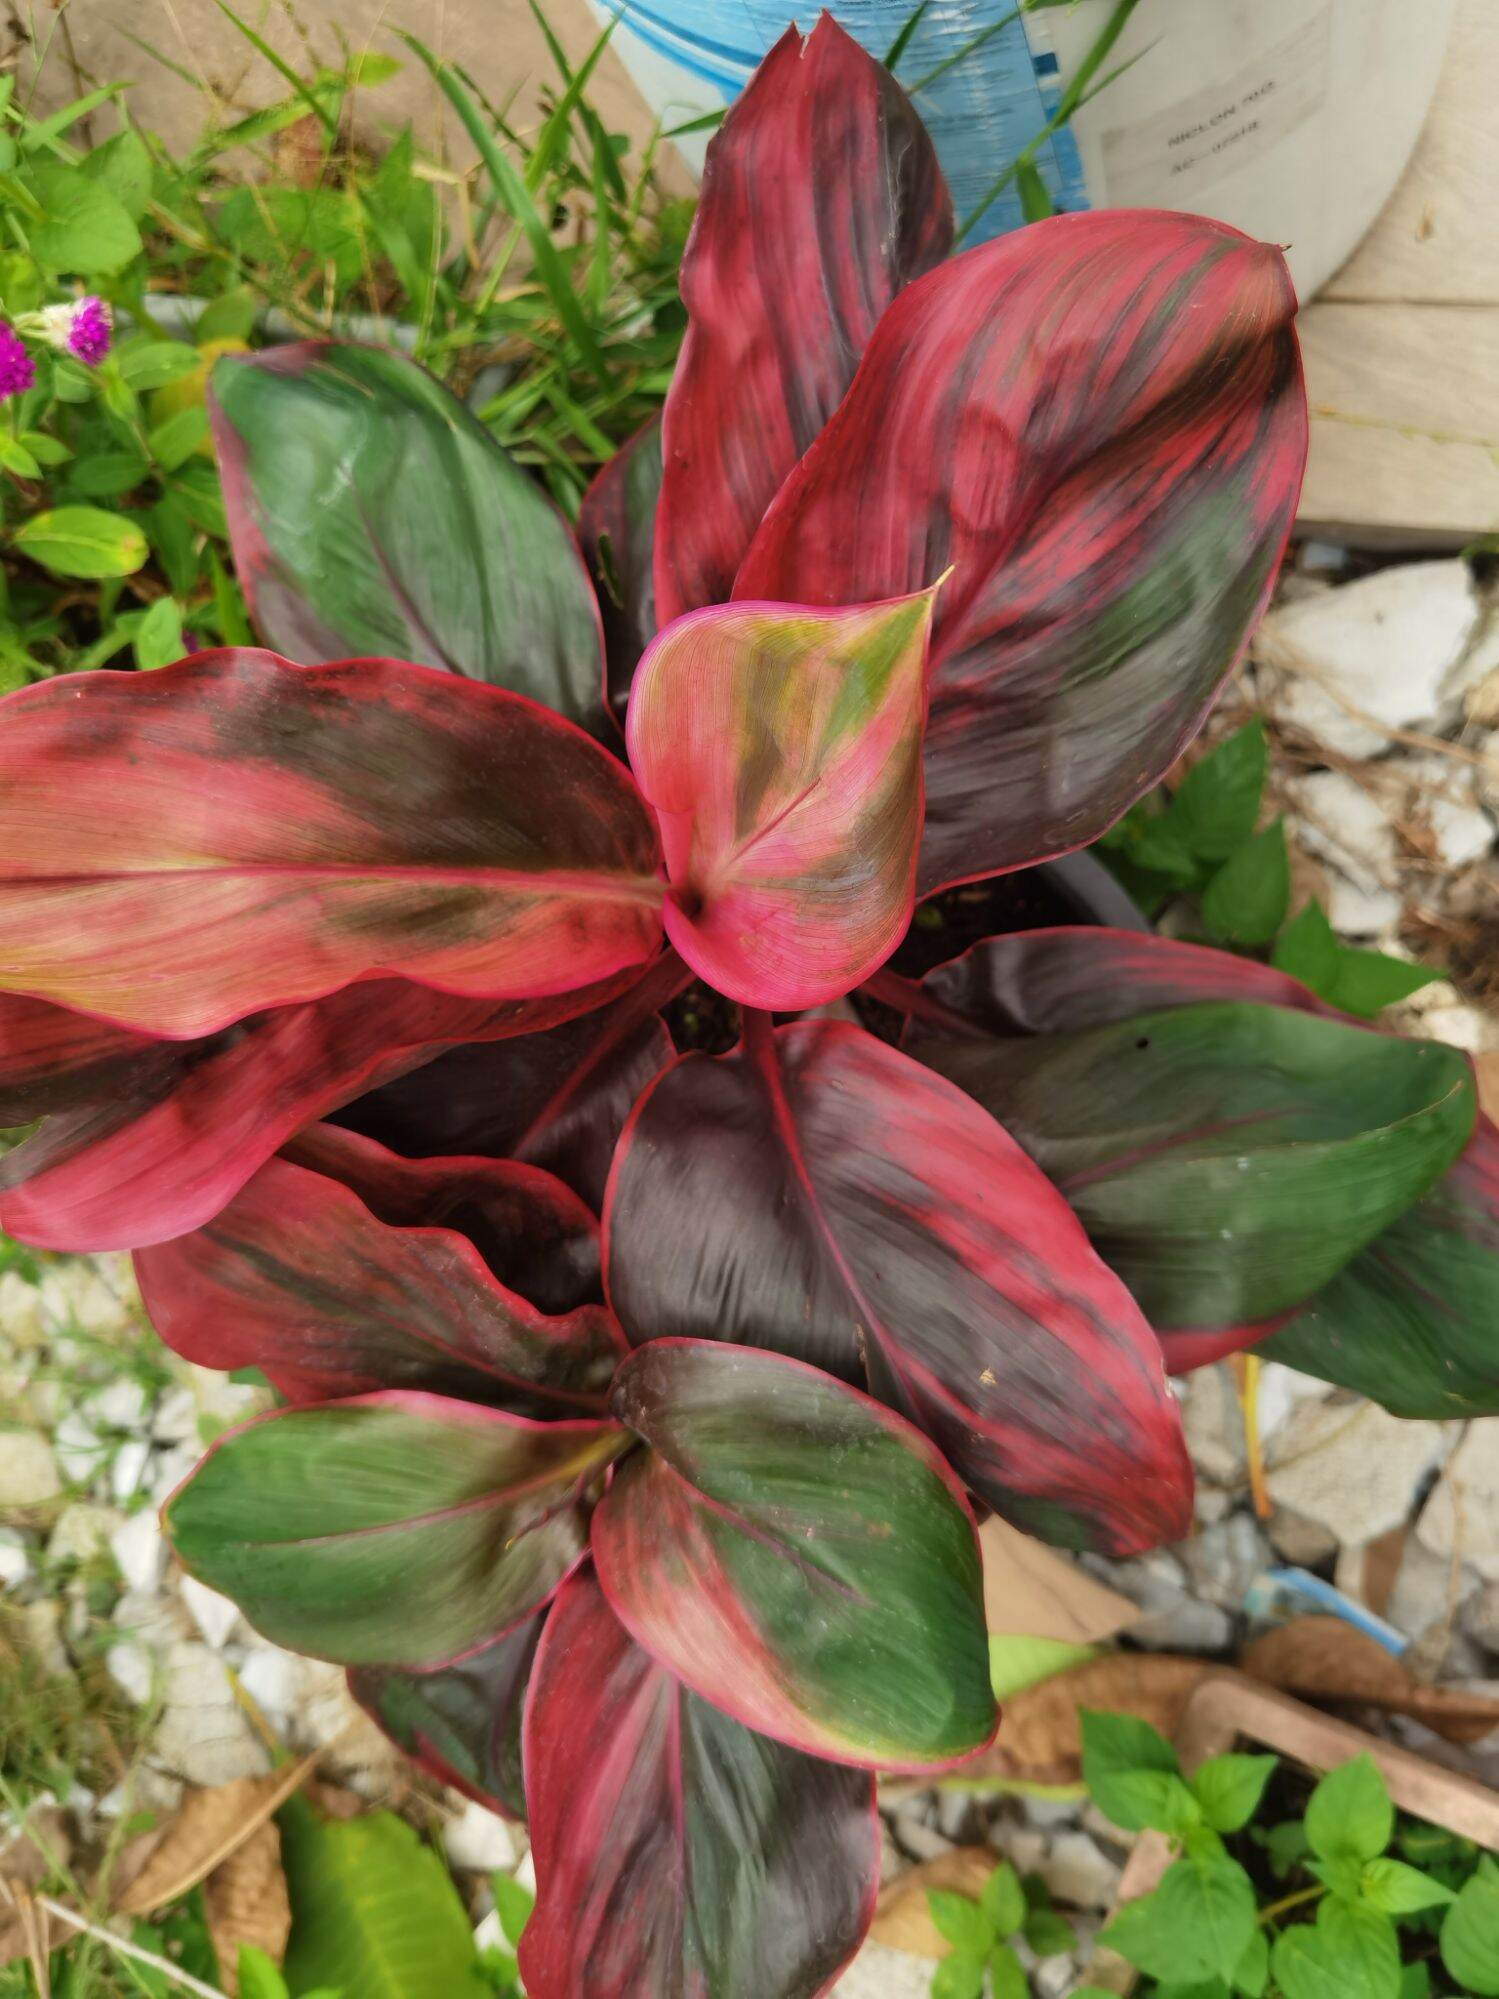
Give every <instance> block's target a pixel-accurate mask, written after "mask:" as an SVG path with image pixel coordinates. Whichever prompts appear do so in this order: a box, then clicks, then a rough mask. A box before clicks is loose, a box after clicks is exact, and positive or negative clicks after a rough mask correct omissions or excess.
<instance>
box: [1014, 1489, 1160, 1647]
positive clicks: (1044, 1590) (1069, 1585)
mask: <svg viewBox="0 0 1499 1999" xmlns="http://www.w3.org/2000/svg"><path fill="white" fill-rule="evenodd" d="M979 1549H980V1551H981V1553H982V1554H983V1558H984V1621H985V1623H986V1624H987V1625H988V1627H989V1629H990V1631H991V1632H992V1633H993V1634H994V1635H995V1636H996V1637H1006V1636H1015V1637H1024V1638H1060V1639H1064V1640H1066V1641H1067V1642H1068V1643H1070V1644H1074V1645H1098V1644H1101V1643H1102V1642H1103V1641H1104V1640H1105V1639H1106V1638H1113V1637H1116V1636H1117V1635H1118V1633H1119V1632H1121V1631H1123V1630H1124V1629H1125V1627H1126V1626H1127V1625H1130V1624H1133V1623H1134V1622H1135V1620H1136V1619H1137V1618H1138V1617H1139V1615H1140V1613H1139V1611H1138V1610H1137V1609H1136V1608H1135V1606H1134V1604H1132V1603H1131V1602H1130V1600H1129V1598H1128V1597H1125V1596H1120V1595H1119V1594H1118V1592H1117V1591H1116V1590H1111V1589H1106V1588H1105V1587H1104V1585H1103V1584H1102V1583H1100V1582H1095V1581H1094V1579H1093V1578H1092V1576H1090V1575H1089V1574H1088V1573H1087V1572H1086V1570H1084V1569H1080V1568H1079V1567H1078V1566H1077V1564H1076V1563H1075V1562H1073V1561H1071V1560H1069V1558H1068V1557H1067V1556H1066V1555H1062V1554H1058V1552H1057V1550H1056V1549H1055V1548H1048V1547H1047V1546H1046V1544H1045V1543H1044V1542H1042V1541H1033V1540H1032V1539H1031V1537H1030V1535H1029V1534H1022V1533H1021V1532H1020V1530H1019V1529H1018V1528H1017V1527H1012V1526H1010V1524H1009V1522H1008V1521H1005V1520H1001V1519H1000V1517H999V1515H998V1514H997V1513H996V1514H994V1515H992V1516H991V1517H990V1518H989V1519H988V1520H986V1521H985V1522H984V1524H983V1526H982V1527H981V1528H980V1529H979Z"/></svg>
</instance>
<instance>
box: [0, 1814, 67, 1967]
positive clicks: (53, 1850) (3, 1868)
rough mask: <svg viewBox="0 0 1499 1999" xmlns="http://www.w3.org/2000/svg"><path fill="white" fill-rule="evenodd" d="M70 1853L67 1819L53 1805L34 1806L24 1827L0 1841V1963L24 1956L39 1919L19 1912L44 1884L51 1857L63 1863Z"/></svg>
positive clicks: (49, 1871)
mask: <svg viewBox="0 0 1499 1999" xmlns="http://www.w3.org/2000/svg"><path fill="white" fill-rule="evenodd" d="M27 1827H29V1828H30V1830H29V1831H28V1830H27V1829H26V1828H27ZM72 1853H73V1842H72V1840H71V1839H70V1838H69V1837H68V1821H67V1818H66V1816H65V1814H64V1813H63V1812H62V1811H61V1810H60V1808H59V1807H58V1806H56V1805H36V1806H33V1807H32V1809H31V1810H30V1811H29V1812H28V1813H27V1815H26V1823H25V1827H23V1829H22V1830H21V1831H20V1832H18V1833H16V1834H15V1835H14V1836H13V1837H12V1838H10V1839H8V1840H7V1841H6V1842H5V1843H4V1844H3V1845H0V1965H3V1964H10V1963H12V1962H13V1961H14V1960H15V1959H16V1958H18V1957H25V1956H26V1954H27V1951H28V1950H29V1948H30V1943H29V1940H28V1939H29V1926H30V1924H31V1923H33V1922H35V1921H37V1920H38V1918H37V1917H36V1916H35V1914H34V1912H33V1913H31V1914H29V1915H28V1914H23V1913H22V1912H23V1911H29V1910H30V1908H31V1904H30V1893H31V1890H32V1889H34V1888H40V1887H42V1886H43V1885H44V1884H45V1882H46V1880H47V1876H48V1875H49V1874H50V1873H51V1872H52V1864H51V1863H52V1862H53V1861H55V1862H56V1864H57V1865H58V1866H61V1867H66V1866H67V1864H68V1861H69V1860H70V1859H71V1858H72ZM49 1855H50V1856H51V1859H50V1860H49V1857H48V1856H49ZM40 1920H43V1921H45V1918H41V1919H40Z"/></svg>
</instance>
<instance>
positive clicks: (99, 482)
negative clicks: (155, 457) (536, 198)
mask: <svg viewBox="0 0 1499 1999" xmlns="http://www.w3.org/2000/svg"><path fill="white" fill-rule="evenodd" d="M150 470H151V467H150V465H149V463H148V462H147V460H146V459H145V458H143V457H142V456H141V454H140V452H139V451H137V450H136V448H135V447H134V445H131V446H129V447H128V448H122V449H120V450H118V451H95V452H90V453H89V454H88V455H87V456H86V457H83V458H80V459H79V460H78V462H77V463H76V464H75V465H71V466H69V468H68V474H67V490H68V493H69V495H70V496H71V495H74V494H76V495H77V496H78V498H80V499H84V500H118V499H119V498H120V497H121V496H122V495H123V494H125V493H129V492H133V491H134V489H135V488H136V487H137V486H138V485H140V483H141V481H142V480H143V479H145V478H146V477H147V476H148V475H149V473H150Z"/></svg>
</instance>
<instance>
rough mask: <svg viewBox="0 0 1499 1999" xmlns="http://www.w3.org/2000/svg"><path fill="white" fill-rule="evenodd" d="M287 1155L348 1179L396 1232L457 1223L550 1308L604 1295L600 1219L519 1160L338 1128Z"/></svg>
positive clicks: (514, 1283)
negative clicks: (437, 1151)
mask: <svg viewBox="0 0 1499 1999" xmlns="http://www.w3.org/2000/svg"><path fill="white" fill-rule="evenodd" d="M281 1157H282V1158H283V1159H289V1160H290V1161H291V1162H292V1164H293V1165H294V1166H306V1167H310V1168H311V1170H312V1171H313V1172H314V1173H321V1174H325V1175H326V1176H327V1177H328V1178H329V1179H331V1180H338V1181H340V1182H342V1184H343V1185H344V1186H345V1187H348V1188H350V1189H351V1190H352V1191H353V1192H354V1193H356V1194H357V1195H358V1196H359V1198H360V1200H361V1201H363V1203H364V1205H365V1206H366V1207H367V1208H368V1209H369V1211H370V1213H371V1214H372V1215H374V1216H375V1217H376V1218H377V1220H379V1221H382V1222H386V1223H388V1224H389V1225H390V1226H391V1227H392V1228H402V1229H410V1228H444V1229H453V1230H455V1231H456V1232H457V1233H458V1234H459V1235H462V1236H467V1237H468V1239H469V1241H470V1242H471V1243H472V1244H473V1245H474V1247H475V1248H476V1249H477V1250H478V1252H479V1254H480V1255H481V1256H482V1257H483V1258H484V1261H485V1262H486V1263H487V1264H488V1266H489V1268H490V1270H491V1271H492V1272H493V1273H494V1275H495V1276H496V1277H497V1278H499V1280H500V1282H501V1283H502V1284H504V1285H506V1286H508V1287H509V1289H510V1290H512V1291H518V1292H519V1293H520V1295H521V1297H523V1298H527V1299H529V1300H530V1302H531V1303H532V1304H533V1305H537V1306H539V1307H540V1308H541V1310H542V1311H543V1312H571V1311H572V1310H574V1308H575V1307H577V1306H579V1305H591V1304H597V1303H598V1302H600V1301H601V1300H602V1298H603V1295H604V1293H603V1280H602V1275H601V1272H600V1268H599V1225H598V1222H597V1221H596V1220H595V1218H594V1216H593V1214H592V1213H591V1212H590V1211H589V1209H587V1208H586V1207H585V1206H584V1205H583V1203H582V1202H581V1201H580V1200H579V1199H578V1196H577V1195H576V1194H575V1193H574V1192H573V1191H572V1189H571V1188H570V1187H565V1186H564V1185H563V1183H562V1182H561V1181H560V1180H559V1179H558V1178H557V1177H556V1175H555V1174H552V1173H547V1172H545V1171H543V1169H542V1168H541V1167H539V1166H523V1165H521V1164H520V1163H519V1162H517V1161H516V1160H513V1159H480V1158H464V1157H461V1156H460V1157H438V1158H428V1159H403V1158H402V1157H401V1156H400V1154H399V1153H396V1152H392V1151H391V1150H390V1148H389V1147H388V1146H384V1145H380V1144H379V1143H377V1141H376V1140H374V1139H372V1138H363V1137H361V1136H360V1134H359V1133H358V1132H353V1131H344V1130H342V1129H341V1128H340V1127H339V1126H338V1125H333V1124H314V1125H309V1126H308V1128H307V1129H306V1131H302V1132H298V1134H297V1136H296V1137H295V1138H294V1139H293V1140H292V1141H291V1143H290V1144H289V1145H285V1146H283V1147H282V1149H281Z"/></svg>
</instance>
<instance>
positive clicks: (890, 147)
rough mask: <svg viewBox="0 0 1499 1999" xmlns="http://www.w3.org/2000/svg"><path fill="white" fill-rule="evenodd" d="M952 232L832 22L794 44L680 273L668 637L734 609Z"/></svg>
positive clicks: (773, 57) (720, 145) (911, 131)
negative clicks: (700, 617)
mask: <svg viewBox="0 0 1499 1999" xmlns="http://www.w3.org/2000/svg"><path fill="white" fill-rule="evenodd" d="M783 18H784V17H783ZM952 226H953V224H952V203H951V200H950V198H949V196H948V192H947V188H946V185H945V184H944V182H943V179H942V171H941V168H940V167H939V166H938V164H937V155H936V152H935V151H934V149H933V146H932V142H931V139H930V138H929V137H928V135H927V132H926V130H925V128H924V126H923V125H922V123H921V120H920V118H919V117H918V116H917V114H916V111H915V109H914V107H913V106H912V104H911V102H910V99H909V98H908V97H907V96H906V94H905V92H904V91H903V90H902V89H901V88H900V86H899V84H897V83H896V81H895V80H894V78H893V77H892V76H891V75H890V73H889V71H888V70H886V69H885V68H884V67H883V66H882V65H881V64H880V63H878V62H876V61H875V60H874V59H873V57H872V56H870V55H868V54H866V53H865V51H864V50H863V49H862V48H860V47H859V45H858V43H857V42H855V41H854V39H853V37H852V36H851V35H849V34H848V33H847V31H846V30H845V29H843V28H841V27H839V26H838V24H837V23H836V22H835V21H834V20H833V18H832V16H831V15H830V14H828V13H824V14H823V15H822V16H821V18H820V19H819V21H818V22H817V25H816V27H815V28H814V29H813V31H812V33H811V34H810V35H807V36H805V37H803V36H802V35H801V34H800V33H799V32H798V30H797V29H796V28H795V27H791V28H788V29H787V31H786V33H785V34H784V35H783V36H782V37H781V39H780V40H779V41H778V42H777V43H776V45H775V47H774V48H773V49H771V51H770V53H769V54H768V55H767V56H766V58H765V60H764V61H763V62H762V63H761V64H760V67H759V69H758V70H757V71H756V72H755V75H754V77H753V78H752V79H751V81H750V83H749V85H748V87H747V88H746V89H745V90H744V92H743V93H742V94H741V95H740V97H739V98H738V99H737V100H736V102H735V103H734V105H733V106H732V108H731V109H730V111H729V114H728V116H727V117H726V118H725V120H724V123H723V128H722V130H721V131H720V132H719V133H718V134H717V136H716V137H715V138H714V140H713V142H712V144H711V145H710V146H709V148H708V159H707V165H706V167H705V170H704V173H703V184H702V193H701V197H700V199H699V203H698V211H697V219H696V222H695V225H694V227H693V232H692V235H691V237H690V239H689V241H688V244H687V250H686V253H685V255H684V256H683V259H682V272H681V287H682V300H683V303H684V304H685V305H686V307H687V320H688V326H687V338H686V340H685V341H684V342H683V346H682V353H681V358H680V360H679V361H678V363H677V370H676V374H675V376H674V378H673V381H672V386H671V393H670V395H669V396H668V398H667V403H666V414H665V425H664V432H663V441H664V458H665V476H664V479H663V483H662V489H661V509H660V518H659V522H658V531H657V535H656V552H655V560H656V599H657V606H658V610H659V615H660V619H661V622H662V624H666V623H667V622H669V620H671V619H672V618H675V617H678V616H679V615H680V614H681V613H682V612H683V611H691V610H696V609H698V608H700V607H701V606H702V605H704V604H714V603H720V602H722V601H723V599H724V598H726V597H727V596H728V595H729V592H730V590H731V588H732V586H733V582H734V575H735V572H736V570H737V569H738V568H739V565H740V562H741V560H742V559H743V556H744V552H745V550H746V549H747V548H748V547H749V545H750V539H751V537H752V535H753V534H754V532H755V529H756V528H757V527H758V526H759V524H760V519H761V516H762V515H763V514H764V512H765V509H766V508H767V507H768V506H769V505H770V503H771V501H772V500H773V499H774V497H775V494H776V490H777V488H778V487H779V486H780V485H781V482H782V481H783V480H784V479H785V478H786V476H787V474H788V473H789V472H790V471H791V469H792V467H793V466H794V465H795V464H796V461H797V460H798V459H799V458H800V457H801V455H802V453H803V452H804V451H805V450H806V449H807V447H808V445H810V444H811V443H812V441H813V439H814V438H815V437H816V436H817V434H818V432H819V431H820V430H821V429H822V427H823V425H824V424H825V423H826V422H827V420H828V418H829V417H830V416H831V415H832V414H833V412H834V410H835V409H836V408H837V407H838V404H839V402H840V401H841V399H842V397H843V393H844V391H845V390H846V389H847V387H848V385H849V383H850V381H851V380H852V379H853V375H854V370H855V368H856V367H857V366H858V362H859V356H860V355H861V354H862V353H863V351H864V349H865V347H866V346H867V345H868V343H869V340H870V338H871V336H872V335H873V334H874V331H875V328H876V325H877V324H878V322H879V319H880V315H881V314H882V313H883V312H884V310H885V308H886V306H888V305H889V303H890V301H891V299H893V298H894V297H895V295H896V294H897V292H899V291H900V289H901V287H902V286H903V285H905V284H907V283H908V282H909V281H910V280H911V279H912V278H915V277H917V276H919V275H920V274H921V273H922V272H923V271H928V270H930V269H931V268H932V266H933V265H934V264H937V263H940V262H941V260H942V258H944V257H945V256H946V255H947V252H948V247H949V245H950V243H951V241H952ZM921 580H922V582H930V581H931V580H932V578H930V577H924V578H922V579H921ZM905 587H906V586H904V585H896V586H894V587H893V588H892V589H889V590H872V591H867V592H856V593H854V594H852V595H850V596H849V597H848V598H847V599H846V600H845V601H846V602H849V603H856V602H859V601H862V600H863V599H865V598H875V597H893V596H895V595H896V594H897V593H898V592H899V590H901V589H902V588H905ZM915 587H917V588H919V587H920V585H919V584H918V585H916V586H915ZM766 594H767V595H777V594H780V593H777V592H767V593H766ZM786 601H788V602H802V601H808V602H811V601H822V602H828V601H832V600H829V599H826V598H822V599H820V600H819V599H816V598H814V597H808V598H805V599H803V598H799V597H797V596H796V594H795V593H789V594H788V595H787V597H786Z"/></svg>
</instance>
